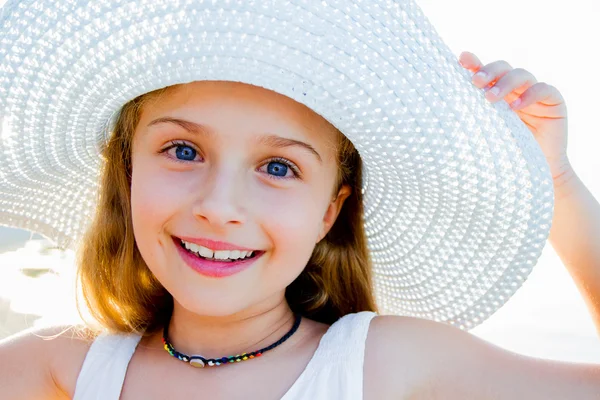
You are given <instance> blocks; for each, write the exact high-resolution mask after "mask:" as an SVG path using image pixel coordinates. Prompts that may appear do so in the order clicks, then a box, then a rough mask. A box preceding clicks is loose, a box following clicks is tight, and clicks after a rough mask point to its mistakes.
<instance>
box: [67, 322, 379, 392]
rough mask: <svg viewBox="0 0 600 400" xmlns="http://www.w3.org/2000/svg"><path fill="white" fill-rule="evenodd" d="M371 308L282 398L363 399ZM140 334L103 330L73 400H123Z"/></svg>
mask: <svg viewBox="0 0 600 400" xmlns="http://www.w3.org/2000/svg"><path fill="white" fill-rule="evenodd" d="M376 315H377V314H375V313H373V312H370V311H363V312H359V313H353V314H348V315H345V316H343V317H342V318H340V319H339V320H337V321H336V322H334V323H333V324H332V325H331V326H330V327H329V328H328V329H327V332H325V334H324V335H323V336H322V337H321V340H320V342H319V345H318V347H317V350H316V351H315V353H314V354H313V356H312V358H311V359H310V361H309V362H308V364H307V366H306V368H305V369H304V371H302V373H301V374H300V376H299V377H298V379H297V380H296V381H295V382H294V384H293V385H292V386H291V387H290V388H289V389H288V391H287V392H286V393H285V395H284V396H283V397H282V398H281V400H301V399H302V400H305V399H310V400H325V399H327V400H330V399H345V400H360V399H362V398H363V361H364V353H365V341H366V338H367V333H368V330H369V324H370V322H371V319H372V318H373V317H374V316H376ZM140 339H141V336H140V335H108V334H106V333H103V334H100V335H98V336H97V337H96V340H94V342H93V343H92V345H91V346H90V349H89V350H88V353H87V355H86V357H85V360H84V362H83V366H82V367H81V371H80V372H79V376H78V378H77V384H76V387H75V396H74V397H73V400H100V399H102V400H118V399H119V397H120V394H121V388H122V386H123V381H124V380H125V373H126V371H127V365H128V364H129V361H130V360H131V357H132V356H133V353H134V352H135V348H136V346H137V344H138V342H139V341H140Z"/></svg>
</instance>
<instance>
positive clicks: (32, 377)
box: [0, 325, 97, 399]
mask: <svg viewBox="0 0 600 400" xmlns="http://www.w3.org/2000/svg"><path fill="white" fill-rule="evenodd" d="M96 336H97V332H96V331H94V330H92V329H90V328H87V327H86V326H84V325H56V326H50V327H44V328H31V329H27V330H25V331H22V332H19V333H18V334H16V335H13V336H10V337H8V338H6V339H4V340H2V341H0V358H2V360H3V361H4V360H8V362H7V363H3V364H4V366H2V367H0V371H2V372H5V373H6V375H5V379H3V380H0V387H1V389H3V390H4V389H5V387H3V386H5V385H6V390H9V391H10V393H14V395H15V396H14V398H44V399H46V398H47V399H63V398H64V399H66V398H69V399H70V398H72V397H73V394H74V391H75V383H76V381H77V376H78V375H79V370H80V369H81V366H82V365H83V361H84V359H85V356H86V354H87V351H88V349H89V347H90V345H91V343H92V342H93V340H94V339H95V337H96ZM32 366H34V367H32ZM4 368H6V369H7V371H4V370H3V369H4ZM0 375H2V374H0ZM7 376H10V377H12V379H10V380H9V379H8V378H7ZM9 386H10V388H9ZM3 390H2V391H3Z"/></svg>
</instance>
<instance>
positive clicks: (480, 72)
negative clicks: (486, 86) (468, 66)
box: [475, 71, 487, 79]
mask: <svg viewBox="0 0 600 400" xmlns="http://www.w3.org/2000/svg"><path fill="white" fill-rule="evenodd" d="M475 77H476V78H481V79H485V78H487V73H485V72H483V71H479V72H478V73H476V74H475Z"/></svg>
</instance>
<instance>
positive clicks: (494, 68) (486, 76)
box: [473, 60, 513, 88]
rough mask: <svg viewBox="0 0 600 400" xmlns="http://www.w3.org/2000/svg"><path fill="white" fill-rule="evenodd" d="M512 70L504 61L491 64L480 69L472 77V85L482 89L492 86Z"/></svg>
mask: <svg viewBox="0 0 600 400" xmlns="http://www.w3.org/2000/svg"><path fill="white" fill-rule="evenodd" d="M512 69H513V68H512V66H511V65H510V64H509V63H508V62H506V61H504V60H498V61H494V62H491V63H489V64H487V65H486V66H484V67H482V68H481V69H480V70H479V71H477V73H476V74H475V75H473V83H474V84H475V86H477V87H479V88H483V87H485V86H488V85H490V84H493V83H494V82H495V81H497V80H499V79H500V78H502V77H503V76H504V75H506V74H507V73H508V72H510V71H511V70H512Z"/></svg>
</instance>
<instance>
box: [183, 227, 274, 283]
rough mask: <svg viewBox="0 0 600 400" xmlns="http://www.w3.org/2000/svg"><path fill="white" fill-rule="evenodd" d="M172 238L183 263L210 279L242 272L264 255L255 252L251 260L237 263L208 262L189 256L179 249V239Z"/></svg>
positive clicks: (187, 252)
mask: <svg viewBox="0 0 600 400" xmlns="http://www.w3.org/2000/svg"><path fill="white" fill-rule="evenodd" d="M172 238H173V243H174V244H175V247H176V248H177V251H178V252H179V255H180V256H181V258H182V259H183V261H184V262H185V263H186V264H187V265H188V266H189V267H190V268H192V269H193V270H194V271H196V272H198V273H199V274H201V275H204V276H207V277H210V278H224V277H227V276H231V275H235V274H237V273H239V272H242V271H244V270H245V269H247V268H249V267H250V266H252V264H254V262H255V261H256V260H258V259H259V258H260V257H261V256H262V255H263V254H264V251H261V252H257V253H256V255H255V256H254V257H252V258H248V259H244V260H238V261H209V260H204V259H202V258H199V257H196V256H194V255H192V254H190V252H189V251H187V250H186V249H184V248H183V247H181V241H180V240H179V238H176V237H172ZM183 240H185V239H183Z"/></svg>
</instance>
